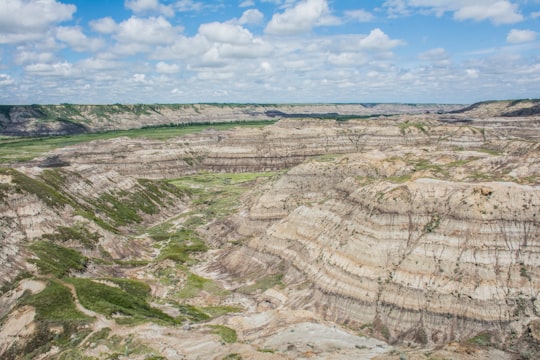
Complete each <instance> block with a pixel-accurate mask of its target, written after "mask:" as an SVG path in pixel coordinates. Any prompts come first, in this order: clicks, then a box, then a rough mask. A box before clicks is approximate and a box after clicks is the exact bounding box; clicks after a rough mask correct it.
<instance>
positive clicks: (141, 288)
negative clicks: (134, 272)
mask: <svg viewBox="0 0 540 360" xmlns="http://www.w3.org/2000/svg"><path fill="white" fill-rule="evenodd" d="M99 280H104V281H109V282H111V283H113V284H116V285H118V287H120V289H122V290H124V291H125V292H127V293H128V294H130V295H132V296H134V297H136V298H139V299H145V300H146V299H148V297H149V296H150V293H151V291H152V289H151V288H150V285H148V284H147V283H144V282H142V281H139V280H134V279H122V278H102V279H99Z"/></svg>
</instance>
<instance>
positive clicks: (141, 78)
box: [131, 74, 152, 84]
mask: <svg viewBox="0 0 540 360" xmlns="http://www.w3.org/2000/svg"><path fill="white" fill-rule="evenodd" d="M131 81H132V82H135V83H143V84H151V83H152V80H148V79H146V75H145V74H133V76H132V77H131Z"/></svg>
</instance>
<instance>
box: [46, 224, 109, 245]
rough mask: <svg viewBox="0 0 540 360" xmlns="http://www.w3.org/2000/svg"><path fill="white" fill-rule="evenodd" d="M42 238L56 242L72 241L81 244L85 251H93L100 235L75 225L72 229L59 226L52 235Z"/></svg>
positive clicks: (82, 225) (82, 226)
mask: <svg viewBox="0 0 540 360" xmlns="http://www.w3.org/2000/svg"><path fill="white" fill-rule="evenodd" d="M43 238H44V239H47V240H51V241H57V242H66V241H69V240H73V241H77V242H79V243H81V244H82V245H84V247H86V248H87V249H93V248H95V247H96V245H97V243H98V242H99V239H100V238H101V235H100V234H98V233H97V232H94V233H91V232H90V231H89V230H88V229H86V228H85V227H84V224H76V225H74V226H72V227H67V226H59V227H57V228H56V231H55V232H54V233H53V234H45V235H43Z"/></svg>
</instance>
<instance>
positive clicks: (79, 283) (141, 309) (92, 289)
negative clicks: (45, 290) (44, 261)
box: [66, 278, 177, 325]
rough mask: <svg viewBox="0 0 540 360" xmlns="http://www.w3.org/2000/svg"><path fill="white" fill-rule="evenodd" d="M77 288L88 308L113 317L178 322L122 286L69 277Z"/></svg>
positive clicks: (81, 299) (82, 302) (81, 300)
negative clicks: (121, 287)
mask: <svg viewBox="0 0 540 360" xmlns="http://www.w3.org/2000/svg"><path fill="white" fill-rule="evenodd" d="M66 281H68V282H70V283H71V284H73V285H74V286H75V288H76V290H77V296H78V298H79V301H80V302H81V304H82V305H83V306H84V307H86V308H87V309H90V310H93V311H96V312H98V313H100V314H104V315H106V316H109V317H112V316H115V315H118V316H127V317H128V318H130V319H128V320H135V321H149V320H150V321H157V322H164V323H166V324H171V325H173V324H176V323H177V322H176V320H175V319H173V318H172V317H170V316H169V315H167V314H165V313H163V312H162V311H161V310H159V309H156V308H153V307H151V306H150V305H149V304H148V303H147V302H146V301H145V300H144V299H141V298H140V297H136V296H134V295H132V294H130V293H128V292H127V291H124V290H122V289H120V288H116V287H112V286H108V285H105V284H101V283H98V282H95V281H92V280H90V279H79V278H77V279H76V278H73V279H67V280H66Z"/></svg>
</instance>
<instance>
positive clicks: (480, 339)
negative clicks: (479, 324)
mask: <svg viewBox="0 0 540 360" xmlns="http://www.w3.org/2000/svg"><path fill="white" fill-rule="evenodd" d="M467 343H469V344H473V345H477V346H491V345H493V343H492V341H491V333H490V332H489V331H484V332H481V333H479V334H478V335H476V336H475V337H473V338H471V339H469V340H467Z"/></svg>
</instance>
